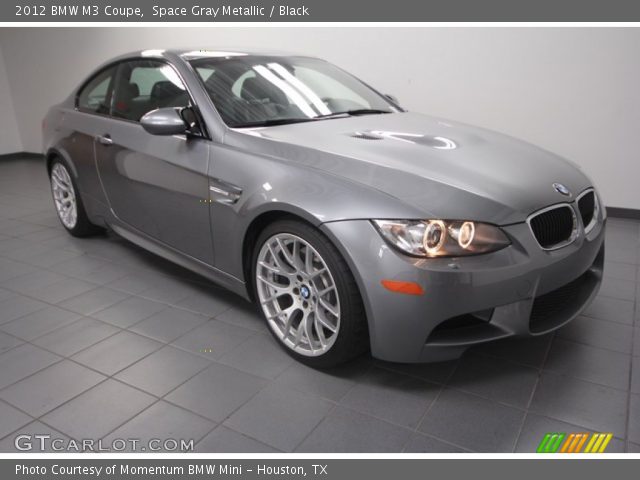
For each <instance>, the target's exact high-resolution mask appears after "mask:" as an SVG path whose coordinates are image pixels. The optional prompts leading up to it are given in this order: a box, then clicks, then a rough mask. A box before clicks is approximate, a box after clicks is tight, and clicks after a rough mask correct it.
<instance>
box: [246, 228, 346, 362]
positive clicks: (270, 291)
mask: <svg viewBox="0 0 640 480" xmlns="http://www.w3.org/2000/svg"><path fill="white" fill-rule="evenodd" d="M255 272H256V273H255V275H256V287H257V293H258V300H259V301H260V306H261V308H262V310H263V312H264V314H265V316H266V318H267V321H268V323H269V327H270V328H271V329H272V330H273V332H274V333H275V334H276V336H277V337H278V338H279V339H280V340H281V341H282V343H283V344H284V345H286V346H287V347H288V348H290V349H292V350H293V351H295V352H297V353H299V354H301V355H305V356H310V357H317V356H319V355H322V354H324V353H326V352H327V351H328V350H329V349H330V348H331V347H332V346H333V344H334V343H335V341H336V338H337V337H338V333H339V330H340V298H339V295H338V289H337V287H336V283H335V281H334V279H333V276H332V275H331V271H330V270H329V267H328V266H327V264H326V262H325V261H324V259H323V258H322V257H321V256H320V254H319V253H318V251H317V250H316V249H315V248H313V246H311V244H309V242H307V241H306V240H304V239H302V238H300V237H298V236H296V235H292V234H290V233H279V234H276V235H273V236H272V237H270V238H269V239H268V240H267V241H266V242H265V243H264V244H263V245H262V247H261V249H260V252H259V253H258V258H257V265H256V270H255Z"/></svg>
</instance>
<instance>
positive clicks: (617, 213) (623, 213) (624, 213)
mask: <svg viewBox="0 0 640 480" xmlns="http://www.w3.org/2000/svg"><path fill="white" fill-rule="evenodd" d="M607 215H608V216H610V217H615V218H626V219H629V220H640V210H638V209H636V208H621V207H607Z"/></svg>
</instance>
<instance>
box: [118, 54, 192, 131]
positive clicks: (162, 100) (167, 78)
mask: <svg viewBox="0 0 640 480" xmlns="http://www.w3.org/2000/svg"><path fill="white" fill-rule="evenodd" d="M116 77H117V78H116V88H115V92H114V101H113V110H112V115H113V116H115V117H118V118H124V119H126V120H133V121H135V122H137V121H139V120H140V118H142V116H143V115H144V114H145V113H147V112H150V111H152V110H155V109H157V108H164V107H188V106H189V104H190V102H189V94H188V93H187V90H186V88H185V86H184V84H183V83H182V81H181V80H180V77H179V76H178V74H177V73H176V72H175V70H174V69H173V68H172V67H171V66H170V65H168V64H167V63H164V62H159V61H155V60H134V61H130V62H123V63H121V64H120V66H119V68H118V73H117V76H116Z"/></svg>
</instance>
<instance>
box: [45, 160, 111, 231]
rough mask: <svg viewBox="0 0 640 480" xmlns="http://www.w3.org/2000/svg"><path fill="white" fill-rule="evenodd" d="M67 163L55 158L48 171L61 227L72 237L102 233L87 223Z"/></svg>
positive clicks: (100, 229)
mask: <svg viewBox="0 0 640 480" xmlns="http://www.w3.org/2000/svg"><path fill="white" fill-rule="evenodd" d="M71 172H72V170H71V168H70V167H69V165H68V164H67V162H66V161H65V160H63V159H61V158H58V157H56V158H55V159H54V160H53V161H52V162H51V167H50V169H49V183H50V184H51V195H52V196H53V204H54V207H55V209H56V213H57V214H58V219H59V220H60V223H61V224H62V226H63V227H64V228H65V229H66V230H67V232H69V233H70V234H71V235H73V236H74V237H88V236H90V235H95V234H97V233H100V232H102V231H103V229H102V228H100V227H98V226H97V225H94V224H93V223H91V222H90V221H89V217H87V212H86V210H85V209H84V204H83V203H82V198H81V196H80V193H79V190H78V186H77V184H76V181H75V180H74V178H73V175H72V174H71Z"/></svg>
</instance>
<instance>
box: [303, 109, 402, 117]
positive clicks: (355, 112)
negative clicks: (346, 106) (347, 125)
mask: <svg viewBox="0 0 640 480" xmlns="http://www.w3.org/2000/svg"><path fill="white" fill-rule="evenodd" d="M379 113H391V112H390V111H389V110H380V109H377V108H354V109H353V110H345V111H344V112H333V113H327V114H325V115H319V116H317V117H313V118H333V117H345V116H354V117H355V116H357V115H375V114H379Z"/></svg>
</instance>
